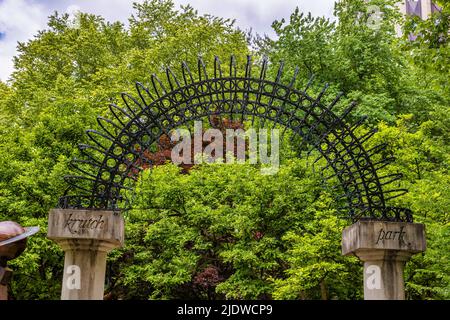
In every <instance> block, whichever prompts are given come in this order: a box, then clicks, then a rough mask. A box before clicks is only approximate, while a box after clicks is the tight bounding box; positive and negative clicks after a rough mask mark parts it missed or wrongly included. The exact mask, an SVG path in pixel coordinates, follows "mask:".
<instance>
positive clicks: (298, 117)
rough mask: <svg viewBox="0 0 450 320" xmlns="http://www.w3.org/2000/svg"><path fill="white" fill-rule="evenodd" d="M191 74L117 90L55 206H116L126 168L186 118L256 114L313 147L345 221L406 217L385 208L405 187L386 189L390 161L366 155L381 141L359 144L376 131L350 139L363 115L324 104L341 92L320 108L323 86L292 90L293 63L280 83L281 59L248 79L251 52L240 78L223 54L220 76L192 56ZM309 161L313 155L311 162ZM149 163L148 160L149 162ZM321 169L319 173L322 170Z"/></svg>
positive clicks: (131, 168)
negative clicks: (351, 119) (337, 190)
mask: <svg viewBox="0 0 450 320" xmlns="http://www.w3.org/2000/svg"><path fill="white" fill-rule="evenodd" d="M197 67H198V74H197V77H196V79H195V78H194V75H193V73H192V72H191V71H190V70H189V67H188V66H187V64H186V63H184V62H183V63H182V68H181V74H182V78H183V79H182V81H180V80H179V79H177V77H176V76H175V74H174V73H173V72H172V70H171V69H169V68H167V69H166V78H167V79H166V81H165V82H166V86H168V88H169V89H170V90H168V89H167V88H166V86H165V85H164V84H163V82H162V81H161V80H160V79H159V78H158V77H157V76H156V75H154V74H153V75H152V76H151V89H149V88H146V87H145V86H144V85H142V84H141V83H136V89H137V92H138V95H139V98H140V101H139V100H138V99H136V98H134V97H132V96H131V95H129V94H126V93H123V94H122V99H123V102H124V107H123V108H121V107H120V106H118V105H116V104H111V105H110V106H109V109H110V111H111V113H112V115H113V120H110V119H106V118H104V117H98V118H97V121H98V124H99V126H100V127H101V130H87V132H86V133H87V135H88V136H89V139H90V141H91V142H92V144H89V145H88V144H82V145H80V146H79V147H80V150H81V152H82V153H83V155H84V159H74V160H73V161H72V167H73V168H74V169H76V170H77V171H78V172H80V173H81V175H76V176H75V175H71V176H66V180H67V181H68V182H69V184H70V189H69V190H68V191H69V192H70V191H72V190H78V191H79V192H80V193H79V194H76V195H67V192H66V195H64V196H63V197H61V198H60V201H59V206H60V207H62V208H91V209H117V208H118V205H119V203H120V201H121V200H122V197H121V190H123V189H127V187H125V184H126V181H127V180H129V179H135V178H134V176H133V175H131V174H130V172H132V171H141V170H142V167H140V166H139V165H138V164H142V163H146V162H147V163H148V162H149V160H148V159H146V158H145V157H144V154H143V153H144V151H145V150H148V148H150V146H151V145H152V144H154V143H157V142H158V139H159V137H160V136H161V135H163V134H168V133H169V132H170V130H172V129H175V128H177V127H178V126H181V125H184V124H187V123H189V122H190V121H193V120H201V119H203V118H205V117H211V116H214V115H222V116H228V117H230V118H232V119H236V118H238V119H240V120H249V119H250V118H251V120H252V124H253V123H254V120H255V117H256V118H259V119H261V124H260V126H264V123H265V121H266V120H269V121H270V122H272V123H275V124H278V125H281V126H284V127H285V130H286V129H287V128H288V129H291V130H292V132H293V133H294V135H298V136H300V137H301V138H302V140H303V142H302V143H306V144H307V145H309V146H310V147H311V149H313V148H315V149H316V150H318V151H319V153H320V155H321V157H323V158H325V159H326V161H327V165H326V166H325V167H324V168H323V169H326V168H331V169H332V170H333V171H334V174H333V175H332V176H329V177H325V178H324V179H325V180H328V179H330V178H331V177H333V176H336V177H337V178H338V179H339V182H340V185H341V186H342V188H343V191H344V194H343V197H345V198H346V199H347V210H348V211H347V212H348V214H349V216H350V218H351V219H352V220H353V221H356V220H358V219H377V220H390V221H408V222H412V214H411V211H410V210H409V209H405V208H395V207H388V206H387V205H386V201H387V200H389V199H392V198H395V197H398V196H400V195H402V194H404V193H406V192H407V190H405V189H393V190H386V186H387V185H388V184H390V183H392V182H394V181H396V180H398V179H400V178H401V174H393V175H387V176H382V177H380V176H379V175H378V174H377V170H379V169H381V168H383V167H385V166H386V165H387V164H389V163H390V162H392V161H393V160H394V158H393V157H387V158H383V159H382V160H381V161H378V162H376V163H373V162H372V160H371V158H372V157H373V156H374V155H376V154H379V153H380V152H382V151H383V150H385V147H386V145H384V144H382V145H379V146H376V147H375V148H372V149H370V150H366V149H365V148H364V146H363V145H364V143H365V142H366V141H367V140H368V139H370V137H372V135H373V134H374V133H375V132H376V130H371V131H370V132H368V133H367V134H365V135H364V136H362V137H357V136H356V134H355V130H356V129H357V128H358V127H359V126H361V125H362V124H363V122H364V119H362V120H361V121H358V122H357V123H356V124H354V125H353V126H351V125H348V124H347V123H346V122H345V121H344V120H345V118H346V117H347V116H348V115H349V114H350V112H351V111H352V110H353V108H354V107H355V104H354V103H353V104H351V105H350V106H349V107H348V108H347V109H346V110H345V111H344V112H343V113H342V115H337V114H335V113H334V112H333V111H332V108H333V107H334V106H335V105H336V104H337V102H338V101H339V99H340V97H341V95H338V96H337V97H336V98H335V99H334V101H333V102H332V103H331V104H329V105H325V104H324V103H323V102H322V98H323V96H324V94H325V92H326V89H327V87H328V86H327V85H326V86H325V87H324V88H323V89H322V91H321V92H320V93H319V95H318V96H317V97H316V98H312V97H310V96H308V95H307V94H306V91H307V90H308V89H309V88H310V85H311V82H312V79H310V81H309V82H308V84H307V85H306V88H304V89H303V90H296V89H295V87H296V85H297V82H298V79H297V75H298V68H297V69H296V70H295V72H294V74H293V77H292V79H291V81H289V83H288V84H283V83H282V75H283V63H281V64H280V67H279V69H278V72H277V75H276V78H275V80H274V81H270V80H268V79H266V71H267V68H268V61H267V60H266V59H263V62H262V64H261V67H260V74H259V77H252V75H251V72H252V61H251V57H250V56H249V57H248V58H247V64H246V66H245V75H243V76H238V73H237V67H236V62H235V59H234V57H231V61H230V65H229V73H228V75H224V74H223V72H222V68H221V64H220V61H219V59H218V58H217V57H216V58H215V60H214V75H213V76H212V77H210V76H209V75H208V73H207V72H206V67H205V64H204V63H203V61H202V59H199V60H198V65H197ZM316 161H317V160H316ZM149 165H150V166H151V165H152V164H151V163H149ZM322 172H323V171H322Z"/></svg>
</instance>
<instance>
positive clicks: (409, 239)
mask: <svg viewBox="0 0 450 320" xmlns="http://www.w3.org/2000/svg"><path fill="white" fill-rule="evenodd" d="M364 249H382V250H403V251H408V252H411V253H417V252H422V251H425V250H426V244H425V226H424V225H423V224H420V223H409V222H386V221H358V222H356V223H355V224H353V225H351V226H349V227H347V228H346V229H344V232H343V234H342V254H344V255H349V254H354V252H355V251H357V250H364Z"/></svg>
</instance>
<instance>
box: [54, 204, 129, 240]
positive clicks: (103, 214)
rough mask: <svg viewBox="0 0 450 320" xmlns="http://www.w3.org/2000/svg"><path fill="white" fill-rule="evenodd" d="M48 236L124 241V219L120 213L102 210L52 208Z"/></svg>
mask: <svg viewBox="0 0 450 320" xmlns="http://www.w3.org/2000/svg"><path fill="white" fill-rule="evenodd" d="M47 237H48V238H49V239H52V240H58V239H96V240H103V241H107V242H112V243H115V244H116V245H118V246H121V245H123V243H124V221H123V217H122V215H121V214H120V213H117V212H113V211H100V210H73V209H52V210H50V214H49V218H48V233H47Z"/></svg>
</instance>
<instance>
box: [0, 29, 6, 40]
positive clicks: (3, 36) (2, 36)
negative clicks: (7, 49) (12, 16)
mask: <svg viewBox="0 0 450 320" xmlns="http://www.w3.org/2000/svg"><path fill="white" fill-rule="evenodd" d="M5 36H6V33H4V32H1V31H0V40H3V39H4V38H5Z"/></svg>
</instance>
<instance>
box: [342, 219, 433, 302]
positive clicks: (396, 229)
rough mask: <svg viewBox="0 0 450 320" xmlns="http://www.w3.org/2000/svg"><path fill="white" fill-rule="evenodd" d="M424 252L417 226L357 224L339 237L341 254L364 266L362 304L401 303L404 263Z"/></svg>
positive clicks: (422, 228)
mask: <svg viewBox="0 0 450 320" xmlns="http://www.w3.org/2000/svg"><path fill="white" fill-rule="evenodd" d="M425 249H426V243H425V226H424V225H423V224H419V223H408V222H386V221H358V222H356V223H355V224H353V225H351V226H349V227H347V228H346V229H344V231H343V234H342V254H343V255H355V256H357V257H358V258H359V259H360V260H361V261H363V262H364V299H365V300H404V299H405V286H404V280H403V269H404V267H405V263H406V262H407V261H408V260H409V259H410V257H411V256H412V255H414V254H416V253H419V252H423V251H425Z"/></svg>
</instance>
